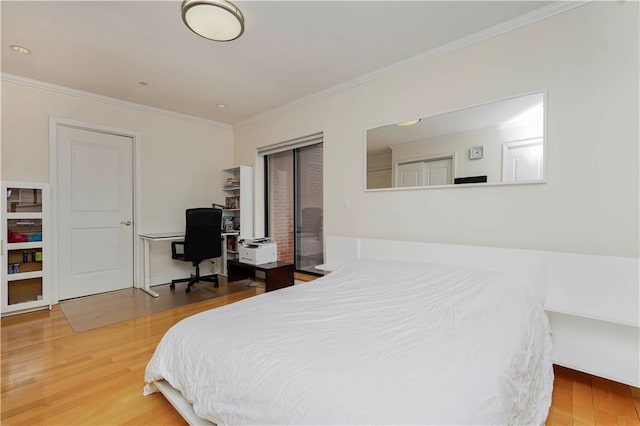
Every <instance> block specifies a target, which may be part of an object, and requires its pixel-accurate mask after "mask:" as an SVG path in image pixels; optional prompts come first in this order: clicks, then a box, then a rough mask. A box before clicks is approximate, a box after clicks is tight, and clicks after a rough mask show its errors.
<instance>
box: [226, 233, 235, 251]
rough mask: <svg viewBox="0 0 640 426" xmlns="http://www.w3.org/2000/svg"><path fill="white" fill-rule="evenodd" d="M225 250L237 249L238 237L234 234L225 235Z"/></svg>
mask: <svg viewBox="0 0 640 426" xmlns="http://www.w3.org/2000/svg"><path fill="white" fill-rule="evenodd" d="M227 250H228V251H233V252H235V251H238V237H236V236H235V235H229V236H227Z"/></svg>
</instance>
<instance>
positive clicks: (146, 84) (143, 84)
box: [138, 81, 149, 87]
mask: <svg viewBox="0 0 640 426" xmlns="http://www.w3.org/2000/svg"><path fill="white" fill-rule="evenodd" d="M138 84H139V85H140V86H144V87H147V86H148V85H149V83H147V82H146V81H139V82H138Z"/></svg>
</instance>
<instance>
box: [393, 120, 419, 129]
mask: <svg viewBox="0 0 640 426" xmlns="http://www.w3.org/2000/svg"><path fill="white" fill-rule="evenodd" d="M420 120H422V118H418V119H416V120H409V121H403V122H400V123H396V126H400V127H406V126H413V125H414V124H418V123H419V122H420Z"/></svg>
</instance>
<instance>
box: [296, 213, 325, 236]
mask: <svg viewBox="0 0 640 426" xmlns="http://www.w3.org/2000/svg"><path fill="white" fill-rule="evenodd" d="M321 223H322V209H320V208H319V207H307V208H304V209H302V223H301V225H300V232H302V233H305V234H313V235H318V234H320V224H321Z"/></svg>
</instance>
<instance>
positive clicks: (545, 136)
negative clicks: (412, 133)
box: [363, 89, 549, 192]
mask: <svg viewBox="0 0 640 426" xmlns="http://www.w3.org/2000/svg"><path fill="white" fill-rule="evenodd" d="M535 94H541V95H542V100H543V105H544V108H543V112H542V126H543V129H542V149H543V151H542V152H543V160H542V179H540V180H536V181H526V182H481V183H466V184H464V185H456V184H448V185H423V186H411V187H393V186H392V187H389V188H371V189H369V188H367V161H368V157H367V132H368V131H369V130H373V129H377V128H380V127H385V126H392V125H395V124H397V123H402V122H405V121H411V120H417V118H412V119H408V120H397V121H393V122H391V123H387V124H381V125H379V126H373V127H369V128H367V129H365V130H364V132H363V133H364V137H363V139H364V144H363V146H364V168H363V177H364V191H365V192H385V191H415V190H423V189H448V188H478V187H495V186H514V185H516V186H517V185H539V184H545V183H547V178H548V167H549V162H548V156H549V153H548V118H547V111H548V109H549V108H548V102H547V90H546V89H540V90H533V91H531V92H525V93H520V94H517V95H513V96H506V97H503V98H499V99H494V100H489V101H486V102H482V103H478V104H472V105H467V106H463V107H460V108H456V109H451V110H447V111H443V112H438V113H435V114H430V115H425V116H422V117H420V118H419V119H420V120H427V119H429V118H433V117H437V116H440V115H444V114H449V113H453V112H458V111H463V110H466V109H470V108H476V107H481V106H484V105H489V104H493V103H496V102H502V101H506V100H509V99H514V98H519V97H522V96H529V95H535ZM454 158H455V157H454ZM455 168H456V167H455V164H454V169H455ZM392 173H393V171H392Z"/></svg>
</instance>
